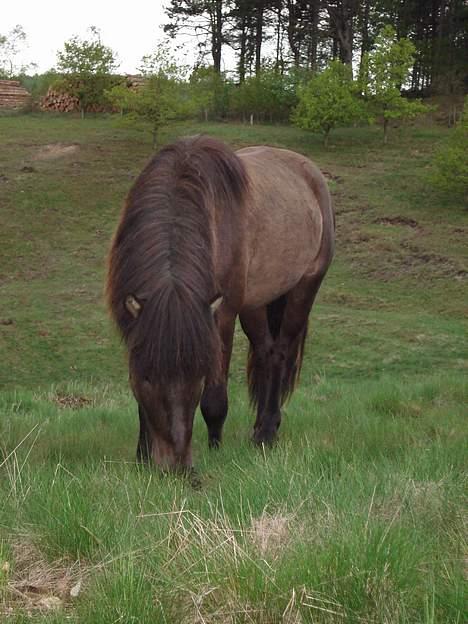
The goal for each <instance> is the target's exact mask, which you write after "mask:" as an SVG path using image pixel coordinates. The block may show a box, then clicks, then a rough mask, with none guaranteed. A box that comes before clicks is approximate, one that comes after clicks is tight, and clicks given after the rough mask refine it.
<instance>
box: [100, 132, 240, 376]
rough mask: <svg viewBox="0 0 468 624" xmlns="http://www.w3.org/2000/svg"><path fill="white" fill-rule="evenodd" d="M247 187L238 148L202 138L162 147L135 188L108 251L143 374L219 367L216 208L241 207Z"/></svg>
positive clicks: (119, 305)
mask: <svg viewBox="0 0 468 624" xmlns="http://www.w3.org/2000/svg"><path fill="white" fill-rule="evenodd" d="M247 187H248V180H247V174H246V172H245V169H244V167H243V165H242V163H241V161H240V159H239V158H238V157H237V156H236V155H235V154H234V152H233V151H231V150H230V149H229V148H228V147H226V146H225V145H224V144H222V143H220V142H218V141H216V140H213V139H210V138H207V137H195V138H189V139H183V140H180V141H178V142H176V143H174V144H172V145H169V146H168V147H165V148H164V149H162V150H161V151H160V152H159V153H158V154H157V155H156V156H155V157H154V158H153V159H152V160H151V161H150V162H149V163H148V165H147V166H146V168H145V169H144V170H143V172H142V173H141V175H140V176H139V177H138V179H137V180H136V182H135V183H134V185H133V187H132V188H131V190H130V192H129V194H128V197H127V200H126V204H125V206H124V209H123V212H122V216H121V220H120V224H119V226H118V228H117V231H116V234H115V236H114V240H113V243H112V247H111V251H110V256H109V270H108V281H107V299H108V304H109V308H110V311H111V314H112V316H113V318H114V320H115V322H116V324H117V326H118V327H119V329H120V331H121V334H122V337H123V339H124V340H125V342H126V344H127V346H128V349H129V353H130V358H131V360H132V363H133V365H134V366H137V368H138V371H139V373H140V374H141V375H144V376H146V377H148V378H150V379H151V378H153V379H163V380H164V379H174V378H180V377H182V376H183V377H186V378H187V377H188V378H194V377H195V376H203V375H204V374H206V372H207V371H208V370H209V369H210V368H211V369H212V367H213V366H215V365H216V363H217V361H218V359H219V358H218V348H219V347H218V336H217V332H216V331H215V326H214V322H213V318H212V314H211V310H210V305H209V304H210V302H211V301H212V300H213V299H214V298H215V297H216V295H217V285H216V283H215V274H214V260H213V249H214V236H215V216H216V215H215V212H216V211H221V218H222V213H223V212H225V211H235V210H236V207H238V206H239V204H240V203H241V202H243V201H244V198H245V195H246V192H247ZM128 297H131V298H133V299H132V300H133V301H134V302H135V305H136V306H137V307H136V311H135V314H132V313H131V310H129V309H128V305H126V300H127V298H128Z"/></svg>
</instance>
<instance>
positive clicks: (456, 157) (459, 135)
mask: <svg viewBox="0 0 468 624" xmlns="http://www.w3.org/2000/svg"><path fill="white" fill-rule="evenodd" d="M467 154H468V98H466V99H465V106H464V109H463V115H462V118H461V119H460V121H459V123H458V124H457V126H456V127H455V128H454V129H453V130H452V131H451V136H450V138H449V139H448V140H447V141H446V142H444V144H443V145H442V147H440V148H439V149H438V150H437V152H436V154H435V156H434V160H433V165H434V172H433V173H432V176H431V181H432V183H433V184H434V186H436V187H437V188H440V189H441V190H443V191H444V192H447V193H451V194H454V195H457V196H460V197H465V198H466V197H467V196H468V158H467Z"/></svg>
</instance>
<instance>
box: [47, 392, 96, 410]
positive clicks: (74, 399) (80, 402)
mask: <svg viewBox="0 0 468 624" xmlns="http://www.w3.org/2000/svg"><path fill="white" fill-rule="evenodd" d="M53 401H54V402H55V403H57V405H58V406H59V407H62V408H64V409H81V408H82V407H89V406H90V405H92V404H93V401H92V400H91V399H88V398H87V397H83V396H77V395H75V394H56V395H55V396H54V397H53Z"/></svg>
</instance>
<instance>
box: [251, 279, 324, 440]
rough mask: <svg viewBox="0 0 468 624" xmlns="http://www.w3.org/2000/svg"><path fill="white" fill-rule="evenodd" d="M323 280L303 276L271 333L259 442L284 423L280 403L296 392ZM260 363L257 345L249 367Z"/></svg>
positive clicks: (259, 413)
mask: <svg viewBox="0 0 468 624" xmlns="http://www.w3.org/2000/svg"><path fill="white" fill-rule="evenodd" d="M321 281H322V276H320V277H318V276H314V277H308V278H303V279H302V280H301V281H300V282H299V284H297V286H295V287H294V288H293V289H292V290H291V291H290V292H288V293H287V295H286V304H285V306H284V310H283V312H282V316H281V323H280V326H279V329H278V330H277V332H276V335H275V336H274V337H272V340H273V343H272V345H271V348H270V349H269V350H268V357H266V358H265V360H264V362H263V368H264V371H263V373H262V380H263V383H262V390H261V392H260V393H259V394H260V395H261V401H258V402H257V404H258V411H257V419H256V422H255V427H254V433H253V440H254V442H256V443H257V444H262V443H263V444H269V443H271V442H273V441H274V440H275V438H276V435H277V431H278V428H279V426H280V423H281V406H282V405H283V403H284V402H285V400H286V399H287V397H288V396H289V395H290V394H291V393H292V392H293V390H294V387H295V383H296V381H297V378H298V376H299V372H300V368H301V363H302V357H303V350H304V342H305V338H306V335H307V322H308V317H309V313H310V310H311V308H312V304H313V302H314V299H315V296H316V294H317V292H318V289H319V287H320V284H321ZM270 325H271V323H270ZM259 364H260V362H259V360H258V357H257V356H256V355H255V349H254V350H253V352H252V353H251V356H250V362H249V367H252V368H253V369H255V368H258V365H259Z"/></svg>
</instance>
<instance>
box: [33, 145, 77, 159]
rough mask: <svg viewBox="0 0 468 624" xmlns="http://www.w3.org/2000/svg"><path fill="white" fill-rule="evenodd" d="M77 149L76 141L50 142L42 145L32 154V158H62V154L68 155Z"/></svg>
mask: <svg viewBox="0 0 468 624" xmlns="http://www.w3.org/2000/svg"><path fill="white" fill-rule="evenodd" d="M78 150H79V145H77V144H76V143H72V144H66V143H51V144H49V145H43V146H42V147H41V148H40V149H39V150H38V151H37V152H36V154H35V155H34V157H33V160H54V159H56V158H63V157H64V156H70V154H74V153H75V152H77V151H78Z"/></svg>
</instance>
